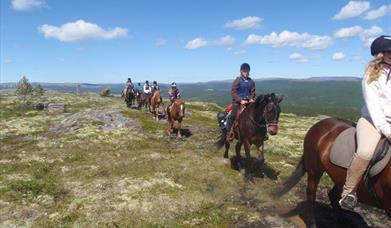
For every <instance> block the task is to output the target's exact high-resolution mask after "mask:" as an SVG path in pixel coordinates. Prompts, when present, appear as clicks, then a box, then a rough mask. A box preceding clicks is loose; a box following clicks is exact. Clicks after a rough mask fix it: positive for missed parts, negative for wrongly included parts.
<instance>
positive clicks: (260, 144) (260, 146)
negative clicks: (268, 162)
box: [255, 141, 265, 163]
mask: <svg viewBox="0 0 391 228" xmlns="http://www.w3.org/2000/svg"><path fill="white" fill-rule="evenodd" d="M255 145H256V146H257V150H258V159H259V161H261V162H262V163H264V162H265V157H264V156H263V149H264V143H263V141H260V142H258V143H257V144H255Z"/></svg>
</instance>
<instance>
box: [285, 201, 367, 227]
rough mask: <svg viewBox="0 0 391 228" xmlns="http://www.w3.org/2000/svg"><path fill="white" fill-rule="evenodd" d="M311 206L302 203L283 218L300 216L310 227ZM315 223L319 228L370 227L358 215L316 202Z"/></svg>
mask: <svg viewBox="0 0 391 228" xmlns="http://www.w3.org/2000/svg"><path fill="white" fill-rule="evenodd" d="M309 210H310V209H309V205H308V203H307V202H300V203H299V204H297V206H296V207H295V208H294V209H293V210H291V211H289V212H287V213H284V214H280V216H282V217H292V216H296V215H298V216H299V217H300V218H301V219H302V220H303V221H304V223H305V224H306V225H307V226H308V227H309V226H311V225H313V224H311V221H312V220H311V217H310V216H311V215H310V213H308V212H309ZM314 214H315V223H316V226H317V227H319V228H320V227H325V228H326V227H327V228H329V227H347V228H349V227H369V226H368V224H367V223H366V222H365V220H364V219H363V217H361V215H359V214H358V213H355V212H351V211H345V210H341V209H334V208H332V207H331V206H329V205H327V204H325V203H320V202H316V203H315V205H314Z"/></svg>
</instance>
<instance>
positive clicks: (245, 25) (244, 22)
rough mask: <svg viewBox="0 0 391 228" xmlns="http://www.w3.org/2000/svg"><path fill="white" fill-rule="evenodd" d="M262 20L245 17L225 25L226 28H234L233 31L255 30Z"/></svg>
mask: <svg viewBox="0 0 391 228" xmlns="http://www.w3.org/2000/svg"><path fill="white" fill-rule="evenodd" d="M261 22H262V19H261V18H259V17H254V16H250V17H245V18H242V19H237V20H233V21H227V22H226V23H225V25H224V26H225V27H226V28H235V29H250V28H257V27H259V26H260V25H261Z"/></svg>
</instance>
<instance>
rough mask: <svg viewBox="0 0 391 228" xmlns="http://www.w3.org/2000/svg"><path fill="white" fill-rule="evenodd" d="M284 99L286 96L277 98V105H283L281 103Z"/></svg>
mask: <svg viewBox="0 0 391 228" xmlns="http://www.w3.org/2000/svg"><path fill="white" fill-rule="evenodd" d="M283 99H284V95H281V96H280V97H278V98H277V103H281V101H282V100H283Z"/></svg>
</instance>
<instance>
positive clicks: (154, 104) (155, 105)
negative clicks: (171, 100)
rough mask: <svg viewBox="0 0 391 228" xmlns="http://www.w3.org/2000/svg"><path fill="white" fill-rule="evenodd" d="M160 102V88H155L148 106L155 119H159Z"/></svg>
mask: <svg viewBox="0 0 391 228" xmlns="http://www.w3.org/2000/svg"><path fill="white" fill-rule="evenodd" d="M161 102H162V97H161V92H160V90H156V91H155V92H154V93H153V95H152V98H151V103H150V106H151V108H152V110H153V112H154V114H155V120H159V106H160V103H161Z"/></svg>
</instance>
